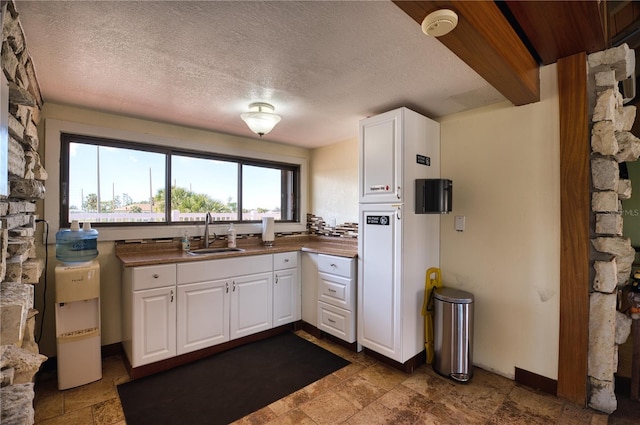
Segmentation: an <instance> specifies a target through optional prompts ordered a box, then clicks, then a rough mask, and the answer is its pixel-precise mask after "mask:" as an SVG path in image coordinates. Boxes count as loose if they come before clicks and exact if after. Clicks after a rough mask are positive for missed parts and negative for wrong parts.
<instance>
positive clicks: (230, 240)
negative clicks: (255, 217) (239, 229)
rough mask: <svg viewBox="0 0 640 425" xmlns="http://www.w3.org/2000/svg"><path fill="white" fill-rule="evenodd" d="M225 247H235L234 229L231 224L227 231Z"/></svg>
mask: <svg viewBox="0 0 640 425" xmlns="http://www.w3.org/2000/svg"><path fill="white" fill-rule="evenodd" d="M227 247H229V248H235V247H236V229H234V228H233V223H231V225H230V226H229V230H227Z"/></svg>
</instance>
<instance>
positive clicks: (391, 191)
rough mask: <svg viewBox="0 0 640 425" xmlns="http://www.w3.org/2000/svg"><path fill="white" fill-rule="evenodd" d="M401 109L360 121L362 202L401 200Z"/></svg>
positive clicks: (360, 189)
mask: <svg viewBox="0 0 640 425" xmlns="http://www.w3.org/2000/svg"><path fill="white" fill-rule="evenodd" d="M401 128H402V114H401V111H400V110H395V111H390V112H387V113H384V114H380V115H376V116H375V117H371V118H368V119H366V120H362V121H360V140H359V142H360V149H359V152H360V184H359V193H360V202H361V203H362V202H367V203H372V202H373V203H381V202H401V200H402V196H403V189H404V188H403V187H402V186H401V179H402V176H401V175H400V172H401V159H402V156H401V155H402V154H401V149H402V144H401V138H402V134H401Z"/></svg>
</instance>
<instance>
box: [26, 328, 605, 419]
mask: <svg viewBox="0 0 640 425" xmlns="http://www.w3.org/2000/svg"><path fill="white" fill-rule="evenodd" d="M298 334H299V335H300V336H301V337H303V338H306V339H308V340H310V341H312V342H314V343H316V344H318V345H320V346H322V347H324V348H326V349H328V350H329V351H332V352H334V353H336V354H338V355H341V356H343V357H344V358H346V359H347V360H349V361H351V364H350V365H349V366H347V367H345V368H343V369H340V370H338V371H336V372H335V373H333V374H331V375H329V376H326V377H325V378H323V379H321V380H319V381H317V382H314V383H313V384H311V385H309V386H307V387H305V388H303V389H301V390H299V391H296V392H295V393H293V394H290V395H289V396H287V397H284V398H282V399H280V400H278V401H276V402H274V403H272V404H270V405H269V406H267V407H265V408H263V409H260V410H258V411H256V412H254V413H252V414H250V415H248V416H246V417H244V418H242V419H240V420H238V421H237V422H236V423H235V425H245V424H247V425H248V424H271V425H275V424H309V425H314V424H348V425H357V424H363V425H375V424H443V425H444V424H446V425H459V424H510V425H511V424H527V425H528V424H545V425H546V424H575V425H578V424H579V425H585V424H591V425H601V424H607V423H608V417H607V415H605V414H601V413H598V412H596V411H594V410H591V409H585V408H582V407H580V406H577V405H575V404H573V403H570V402H566V401H563V400H561V399H559V398H556V397H552V396H549V395H546V394H542V393H539V392H536V391H533V390H531V389H528V388H526V387H522V386H520V385H517V384H516V383H515V382H514V381H512V380H509V379H506V378H503V377H501V376H498V375H495V374H492V373H489V372H486V371H484V370H482V369H479V368H475V369H474V377H473V379H472V380H471V382H470V383H467V384H458V383H455V382H453V381H451V380H448V379H445V378H443V377H441V376H439V375H437V374H436V373H435V372H433V370H432V369H431V367H430V366H427V365H423V366H420V367H419V368H418V369H417V370H416V371H414V373H412V374H405V373H403V372H400V371H398V370H396V369H393V368H391V367H388V366H386V365H384V364H382V363H380V362H378V361H377V360H374V359H372V358H371V357H369V356H366V355H364V354H362V353H354V352H352V351H349V350H347V349H345V348H343V347H342V346H339V345H336V344H334V343H332V342H330V341H328V340H317V339H316V338H314V337H313V336H311V335H309V334H307V333H305V332H303V331H299V332H298ZM128 379H129V377H128V375H127V372H126V370H125V367H124V364H123V361H122V358H121V357H120V356H112V357H108V358H105V359H104V360H103V377H102V379H101V380H100V381H98V382H94V383H91V384H87V385H84V386H82V387H78V388H73V389H69V390H65V391H58V389H57V379H56V377H55V375H53V374H49V376H46V375H45V376H39V377H38V379H37V382H36V397H35V418H36V424H41V425H56V424H64V425H124V424H125V423H126V422H125V419H124V414H123V412H122V406H121V405H120V400H119V398H118V391H117V390H116V385H117V384H120V383H123V382H126V381H127V380H128Z"/></svg>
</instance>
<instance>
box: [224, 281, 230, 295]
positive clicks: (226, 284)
mask: <svg viewBox="0 0 640 425" xmlns="http://www.w3.org/2000/svg"><path fill="white" fill-rule="evenodd" d="M224 286H225V290H226V293H227V294H228V293H229V282H225V284H224Z"/></svg>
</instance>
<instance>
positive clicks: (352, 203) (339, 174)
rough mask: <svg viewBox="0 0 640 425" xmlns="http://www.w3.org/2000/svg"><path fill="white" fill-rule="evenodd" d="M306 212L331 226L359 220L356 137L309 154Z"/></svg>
mask: <svg viewBox="0 0 640 425" xmlns="http://www.w3.org/2000/svg"><path fill="white" fill-rule="evenodd" d="M310 170H311V178H310V181H311V190H310V193H309V196H310V197H311V202H310V205H311V207H310V208H309V211H310V212H312V213H313V214H315V215H317V216H320V217H322V218H324V220H325V221H326V222H327V223H328V224H329V225H330V226H333V223H335V224H341V223H347V222H352V223H357V222H358V139H350V140H345V141H343V142H340V143H334V144H333V145H329V146H325V147H322V148H317V149H314V150H313V151H312V153H311V166H310Z"/></svg>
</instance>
